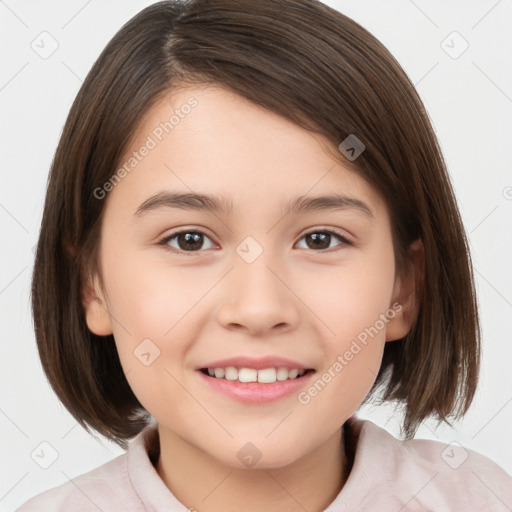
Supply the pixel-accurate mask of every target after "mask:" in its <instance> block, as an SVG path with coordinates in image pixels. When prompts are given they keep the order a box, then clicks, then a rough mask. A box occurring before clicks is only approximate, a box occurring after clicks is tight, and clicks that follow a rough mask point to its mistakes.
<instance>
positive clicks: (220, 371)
mask: <svg viewBox="0 0 512 512" xmlns="http://www.w3.org/2000/svg"><path fill="white" fill-rule="evenodd" d="M304 372H305V370H303V369H301V370H298V369H295V368H294V369H293V370H289V369H288V368H265V369H263V370H255V369H254V368H240V369H237V368H235V367H234V366H228V367H227V368H208V374H209V375H210V377H216V378H217V379H226V380H238V381H240V382H262V383H265V384H271V383H272V382H276V381H283V380H288V379H295V378H297V377H300V376H301V375H304Z"/></svg>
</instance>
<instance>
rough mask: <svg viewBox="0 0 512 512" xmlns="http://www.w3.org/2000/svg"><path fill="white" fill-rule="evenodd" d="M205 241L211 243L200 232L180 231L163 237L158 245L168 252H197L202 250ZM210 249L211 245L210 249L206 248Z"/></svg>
mask: <svg viewBox="0 0 512 512" xmlns="http://www.w3.org/2000/svg"><path fill="white" fill-rule="evenodd" d="M205 239H206V240H210V242H211V239H210V238H209V237H208V236H206V235H205V234H204V233H201V232H200V231H180V232H179V233H174V234H172V235H170V236H167V237H165V238H164V239H163V240H162V241H161V242H159V245H164V246H167V247H168V248H169V249H170V250H174V252H198V251H200V250H201V249H204V247H203V245H204V243H205ZM212 247H213V243H212V244H211V247H206V249H211V248H212Z"/></svg>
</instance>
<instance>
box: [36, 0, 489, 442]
mask: <svg viewBox="0 0 512 512" xmlns="http://www.w3.org/2000/svg"><path fill="white" fill-rule="evenodd" d="M187 83H191V84H192V83H197V84H201V83H202V84H208V83H212V84H218V85H221V86H224V87H226V88H229V89H230V90H232V91H234V92H236V93H238V94H240V95H241V96H243V97H245V98H247V99H249V100H250V101H252V102H253V103H255V104H257V105H260V106H262V107H264V108H267V109H269V110H270V111H273V112H275V113H278V114H280V115H281V116H283V117H285V118H287V119H289V120H291V121H293V122H295V123H297V124H298V125H300V126H302V127H303V128H306V129H308V130H312V131H314V132H316V133H319V134H322V135H324V136H325V137H327V139H328V140H329V141H331V142H332V143H333V147H334V148H335V149H336V148H337V146H338V145H339V144H340V142H341V141H343V140H344V139H346V137H347V136H349V135H351V134H354V135H356V137H357V138H358V139H359V140H361V141H362V142H363V143H364V145H365V151H364V152H363V153H362V154H361V155H360V156H359V157H358V158H357V159H356V160H353V161H349V159H345V157H343V156H342V155H341V153H340V152H339V151H338V153H337V158H339V159H343V165H345V166H346V167H349V168H352V169H353V170H354V171H355V172H357V173H358V174H359V175H360V176H362V177H364V178H365V179H366V180H367V181H368V182H369V183H370V184H371V185H372V186H373V187H374V189H375V190H377V191H378V192H379V193H380V195H381V196H382V197H383V198H384V199H385V201H386V203H387V207H388V210H389V212H390V216H391V222H392V234H393V243H394V250H395V257H396V268H397V271H398V272H402V273H404V275H405V274H406V273H407V271H408V268H410V254H409V253H408V248H409V247H410V245H411V243H412V242H413V241H414V240H417V239H418V238H419V239H421V241H422V244H423V247H424V271H423V282H422V286H421V290H420V295H419V297H418V299H419V303H420V307H419V312H418V315H417V318H416V319H415V321H414V324H413V326H412V328H411V330H410V331H409V333H408V334H407V336H405V337H404V338H403V339H401V340H397V341H394V342H388V343H386V347H385V352H384V358H383V361H382V366H381V370H380V372H379V375H378V377H377V380H376V382H375V385H374V387H373V390H372V393H371V394H370V395H371V396H374V395H376V392H377V390H379V391H381V394H380V396H381V398H382V400H391V401H396V403H399V404H403V405H404V412H405V415H404V422H403V428H404V431H405V433H406V436H407V437H412V436H413V435H414V432H415V431H416V429H417V427H418V426H419V424H420V422H421V421H422V420H424V419H425V418H427V417H428V416H430V415H435V416H436V417H437V418H438V419H439V420H440V421H442V420H444V421H448V419H449V418H451V417H456V418H457V417H460V416H462V415H463V414H464V413H465V412H466V411H467V409H468V408H469V406H470V404H471V402H472V399H473V396H474V393H475V389H476V384H477V378H478V369H479V361H480V327H479V321H478V312H477V302H476V294H475V289H474V279H473V273H472V266H471V259H470V254H469V248H468V242H467V239H466V235H465V232H464V227H463V225H462V221H461V218H460V214H459V211H458V208H457V204H456V200H455V196H454V192H453V190H452V187H451V184H450V180H449V176H448V173H447V170H446V166H445V162H444V160H443V156H442V153H441V149H440V147H439V144H438V141H437V139H436V136H435V133H434V131H433V129H432V127H431V124H430V122H429V118H428V114H427V113H426V111H425V108H424V106H423V104H422V102H421V100H420V98H419V96H418V94H417V92H416V90H415V88H414V86H413V84H412V83H411V81H410V80H409V78H408V77H407V75H406V74H405V72H404V71H403V70H402V68H401V67H400V65H399V64H398V62H397V61H396V60H395V59H394V58H393V56H392V55H391V54H390V53H389V52H388V50H387V49H386V48H385V47H384V46H383V45H382V44H381V43H380V42H379V41H378V40H377V39H376V38H375V37H373V36H372V35H371V34H370V33H369V32H368V31H366V30H365V29H364V28H362V27H361V26H360V25H359V24H357V23H356V22H354V21H353V20H351V19H350V18H348V17H346V16H344V15H343V14H341V13H340V12H338V11H336V10H334V9H332V8H330V7H328V6H326V5H324V4H322V3H320V2H318V1H316V0H265V1H264V2H263V1H253V0H190V1H186V0H177V1H167V2H159V3H156V4H154V5H151V6H150V7H148V8H146V9H144V10H142V11H141V12H140V13H139V14H138V15H136V16H135V17H134V18H132V19H131V20H130V21H129V22H128V23H126V24H125V25H124V26H123V27H122V28H121V30H120V31H119V32H118V33H117V34H116V35H115V36H114V38H113V39H112V40H111V41H110V42H109V43H108V45H107V47H106V48H105V49H104V51H103V52H102V53H101V55H100V56H99V58H98V60H97V61H96V63H95V64H94V66H93V68H92V69H91V71H90V72H89V74H88V75H87V78H86V79H85V81H84V83H83V85H82V87H81V89H80V91H79V93H78V95H77V97H76V99H75V101H74V103H73V106H72V108H71V110H70V112H69V116H68V118H67V121H66V124H65V126H64V130H63V133H62V136H61V139H60V142H59V145H58V148H57V151H56V153H55V157H54V160H53V163H52V167H51V172H50V177H49V182H48V190H47V195H46V202H45V207H44V213H43V219H42V226H41V232H40V237H39V242H38V246H37V253H36V259H35V266H34V274H33V282H32V308H33V315H34V325H35V333H36V339H37V343H38V349H39V354H40V357H41V361H42V364H43V368H44V371H45V372H46V375H47V377H48V379H49V381H50V384H51V385H52V387H53V389H54V391H55V393H56V394H57V396H58V397H59V398H60V400H61V401H62V402H63V404H64V405H65V406H66V408H67V409H68V410H69V411H70V413H71V414H72V415H73V416H74V417H75V418H76V420H77V421H78V422H79V423H80V424H81V425H82V426H83V427H84V428H85V429H86V430H88V431H89V432H90V430H89V428H88V427H89V426H90V427H92V428H93V429H94V430H96V431H97V432H99V433H101V434H102V435H105V436H106V437H108V438H110V439H111V440H113V441H115V442H116V443H118V444H119V445H120V446H122V447H126V440H127V439H129V438H131V437H133V436H134V435H136V434H137V433H138V432H139V431H140V430H141V429H142V428H143V427H144V426H145V425H146V424H147V422H148V419H149V415H148V413H147V412H146V411H145V410H144V408H143V407H142V405H141V404H140V403H139V401H138V400H137V398H136V397H135V395H134V394H133V392H132V390H131V389H130V386H129V385H128V382H127V380H126V378H125V375H124V373H123V370H122V367H121V365H120V362H119V358H118V355H117V351H116V347H115V343H114V339H113V336H112V335H110V336H108V337H99V336H96V335H94V334H92V333H91V332H90V331H89V330H88V328H87V325H86V322H85V314H84V307H83V303H82V288H83V285H84V279H85V276H88V275H90V274H91V273H92V272H97V273H98V275H99V276H100V277H101V272H100V269H99V268H98V265H97V255H98V254H97V253H98V245H99V240H100V229H101V220H102V214H103V211H104V207H105V201H101V200H98V199H97V198H96V197H95V195H94V193H93V192H94V190H95V189H97V187H101V186H102V185H103V184H104V183H105V182H107V181H108V180H109V178H111V176H112V175H113V174H114V172H115V170H116V168H117V166H118V165H119V162H120V158H121V156H122V154H123V151H125V150H126V148H127V145H128V144H129V142H130V139H131V137H132V136H133V134H134V132H135V131H136V129H137V126H138V125H139V124H140V122H141V120H142V118H143V116H144V114H145V113H147V111H148V110H149V108H150V107H151V106H152V105H153V104H154V103H155V102H156V101H157V100H159V99H160V98H161V97H162V96H163V95H164V94H166V93H168V92H169V91H171V90H172V89H173V88H175V87H178V86H179V85H180V84H187ZM336 151H337V149H336Z"/></svg>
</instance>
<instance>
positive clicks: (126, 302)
mask: <svg viewBox="0 0 512 512" xmlns="http://www.w3.org/2000/svg"><path fill="white" fill-rule="evenodd" d="M187 105H188V106H187ZM173 114H175V115H174V118H172V117H171V116H172V115H173ZM170 119H171V121H169V120H170ZM166 122H167V123H168V124H167V125H166V124H165V123H166ZM143 148H146V149H145V150H144V149H143ZM326 148H328V143H327V142H326V141H325V140H323V139H322V138H320V137H319V136H317V135H313V134H311V133H310V132H307V131H305V130H303V129H302V128H300V127H298V126H296V125H294V124H293V123H291V122H289V121H287V120H285V119H283V118H281V117H279V116H277V115H276V114H274V113H271V112H269V111H266V110H264V109H262V108H260V107H258V106H256V105H254V104H252V103H250V102H248V101H247V100H245V99H243V98H241V97H240V96H238V95H236V94H233V93H231V92H228V91H226V90H225V89H222V88H218V87H213V86H210V87H201V86H197V87H189V88H185V89H182V90H175V91H174V92H173V94H172V96H169V97H167V98H165V99H164V100H162V101H160V102H159V103H158V104H156V105H155V106H154V108H153V109H152V110H151V111H149V112H148V114H147V116H146V117H145V119H144V121H143V123H142V124H141V126H140V127H139V128H138V131H137V132H136V134H135V137H134V139H133V141H132V144H131V146H130V148H129V150H128V151H127V153H126V155H125V158H124V159H123V160H122V163H121V165H120V166H119V168H121V167H122V166H124V169H125V172H121V171H119V172H118V178H121V179H117V180H115V181H114V180H112V181H111V183H110V184H108V183H107V184H106V185H105V187H104V189H103V190H106V191H108V193H107V194H106V197H105V198H104V199H101V197H102V195H103V193H102V192H101V191H97V196H98V200H104V201H106V205H105V212H104V219H103V224H102V232H101V243H100V258H99V263H100V265H101V269H102V274H103V278H104V281H103V282H104V286H105V292H106V293H105V294H103V292H102V291H101V289H100V287H99V282H98V280H97V279H94V280H93V282H92V283H91V290H92V291H91V292H90V299H89V300H88V302H87V304H86V318H87V323H88V326H89V328H90V330H91V331H92V332H95V333H96V334H100V335H106V334H111V333H113V335H114V338H115V342H116V346H117V349H118V352H119V357H120V360H121V364H122V367H123V369H124V372H125V374H126V377H127V379H128V382H129V384H130V386H131V387H132V389H133V391H134V393H135V395H136V396H137V398H138V399H139V401H140V402H141V404H142V405H143V406H144V407H145V408H146V409H147V411H149V412H150V413H151V414H152V415H153V416H154V417H155V418H156V420H157V421H158V423H159V428H160V429H161V433H162V432H167V433H168V435H172V436H175V437H176V438H179V439H181V440H182V441H184V442H186V443H188V444H189V445H191V446H193V447H195V448H197V449H198V450H200V451H201V452H203V453H207V454H209V455H211V456H212V457H214V458H215V459H217V460H218V461H222V462H223V463H225V464H228V465H231V466H234V467H243V464H242V462H241V460H240V459H239V457H238V456H237V453H238V452H239V450H240V448H241V447H242V446H244V445H245V444H246V443H247V442H251V443H253V444H254V445H255V446H256V447H257V449H258V450H259V452H260V453H261V454H262V455H263V457H262V460H261V463H260V466H259V467H262V466H266V467H279V466H284V465H287V464H290V463H292V462H293V461H294V460H297V459H299V458H300V457H302V456H304V455H305V454H307V453H309V452H311V451H312V450H314V449H315V448H319V447H320V446H321V445H322V444H323V443H325V442H326V441H327V440H328V439H330V438H332V436H335V435H338V434H337V432H339V428H340V426H341V425H342V424H343V422H344V421H345V420H346V419H347V418H348V417H349V416H351V415H352V413H353V412H354V411H355V410H356V409H357V407H358V406H359V405H360V404H361V402H362V401H363V399H364V398H365V396H366V395H367V393H368V391H369V390H370V388H371V386H372V384H373V382H374V380H375V378H376V375H377V372H378V369H379V366H380V362H381V358H382V353H383V349H384V345H385V343H386V341H387V340H393V339H397V338H400V337H402V336H403V335H405V333H406V332H407V330H408V328H409V325H408V322H407V321H406V315H405V312H406V309H405V307H404V290H406V288H405V286H404V285H403V283H401V282H400V280H399V279H398V278H397V277H396V276H395V262H394V256H393V244H392V238H391V225H390V218H389V214H388V211H387V209H386V206H385V204H384V202H383V201H382V200H381V199H380V198H379V196H378V195H377V194H376V192H375V191H374V190H373V189H372V187H371V186H370V185H369V184H368V183H367V182H366V181H365V180H363V179H362V178H361V177H359V176H358V175H357V174H355V173H354V172H352V171H350V170H348V169H346V168H345V167H344V166H343V161H342V159H340V161H337V160H335V159H334V158H333V156H332V154H331V153H329V151H327V149H326ZM112 183H115V185H112ZM180 194H187V195H188V197H181V198H180V197H178V195H180ZM199 194H200V195H205V196H211V197H210V199H209V200H205V199H204V198H203V199H201V198H197V197H193V195H199ZM333 194H337V198H338V199H337V201H334V200H333V199H332V198H331V199H330V200H327V199H325V200H317V201H313V202H311V201H310V199H311V198H317V197H320V196H332V195H333ZM340 198H341V199H340ZM297 200H299V201H301V202H299V203H297ZM294 203H295V206H298V207H295V208H291V209H290V208H289V207H290V205H292V204H294ZM301 206H302V207H301ZM214 207H215V208H214ZM96 297H97V298H98V299H101V300H102V301H103V305H100V303H99V301H98V300H97V299H96ZM397 303H398V304H397ZM208 369H210V372H208ZM297 370H299V371H298V372H297ZM211 373H215V374H216V375H217V376H210V374H211ZM255 379H256V380H258V379H259V380H260V381H262V382H258V381H257V382H252V381H254V380H255ZM282 379H283V380H282ZM241 381H242V382H241Z"/></svg>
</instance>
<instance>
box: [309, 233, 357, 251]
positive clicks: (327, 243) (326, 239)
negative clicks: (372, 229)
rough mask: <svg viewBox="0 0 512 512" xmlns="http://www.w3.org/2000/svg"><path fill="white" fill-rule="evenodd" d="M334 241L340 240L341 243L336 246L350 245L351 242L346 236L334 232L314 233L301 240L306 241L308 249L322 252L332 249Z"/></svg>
mask: <svg viewBox="0 0 512 512" xmlns="http://www.w3.org/2000/svg"><path fill="white" fill-rule="evenodd" d="M333 239H338V240H339V241H340V242H341V243H338V244H336V245H350V241H349V240H347V239H346V238H345V237H344V236H342V235H339V234H338V233H335V232H334V231H312V232H310V233H307V234H306V235H304V236H303V237H302V238H301V240H305V241H306V247H305V248H306V249H313V250H320V251H321V250H325V249H331V248H332V247H333V246H331V242H332V241H333ZM334 247H335V246H334Z"/></svg>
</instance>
